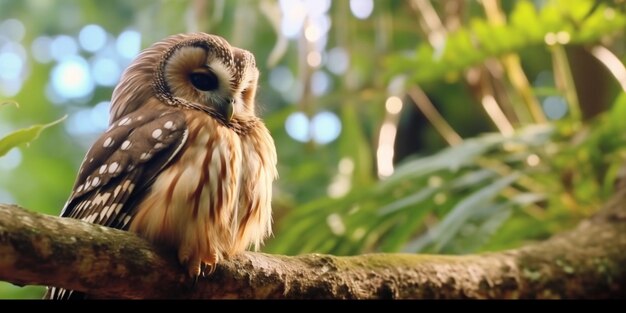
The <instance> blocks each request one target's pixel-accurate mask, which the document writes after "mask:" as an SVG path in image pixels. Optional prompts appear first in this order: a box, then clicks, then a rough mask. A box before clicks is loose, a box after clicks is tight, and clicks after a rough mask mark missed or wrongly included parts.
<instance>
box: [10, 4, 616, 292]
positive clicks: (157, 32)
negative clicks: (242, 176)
mask: <svg viewBox="0 0 626 313" xmlns="http://www.w3.org/2000/svg"><path fill="white" fill-rule="evenodd" d="M359 1H361V2H368V0H354V1H333V2H332V3H331V5H330V10H329V11H328V13H327V16H328V20H329V22H330V28H329V29H328V32H327V33H325V34H324V35H323V36H321V37H320V38H323V40H321V41H323V43H322V49H321V50H322V52H323V53H322V56H323V58H322V60H323V61H324V62H325V63H323V64H322V65H321V66H315V65H313V66H312V65H311V64H310V63H309V62H307V57H308V56H310V53H311V52H314V51H316V49H317V48H316V45H317V46H319V45H320V42H317V41H316V42H311V41H310V40H308V39H306V38H305V36H304V33H305V30H304V29H303V30H302V31H300V35H299V36H297V37H296V38H295V39H294V38H291V39H290V38H287V37H286V36H285V34H284V33H283V32H281V26H280V25H281V21H283V20H284V19H286V18H287V17H289V16H286V15H283V14H281V5H283V6H284V5H285V4H284V3H283V2H286V1H271V0H261V1H252V0H249V1H245V0H243V1H224V0H222V1H220V0H216V1H203V0H195V1H166V0H163V1H147V0H142V1H121V0H120V1H107V2H103V1H95V0H91V1H70V0H60V1H40V0H30V1H10V0H0V22H2V21H3V20H6V19H8V18H15V19H19V20H20V21H22V22H23V23H24V25H25V29H26V32H25V36H24V38H23V39H22V43H23V44H24V46H25V47H26V48H27V50H29V49H30V44H31V42H33V40H34V39H35V38H37V37H39V36H41V35H47V36H56V35H61V34H68V35H70V36H76V35H77V34H78V32H79V30H80V29H81V28H82V27H83V26H85V25H87V24H92V23H95V24H99V25H101V26H102V27H103V28H104V29H106V30H107V32H109V33H110V34H113V35H117V34H119V33H121V32H122V31H124V30H125V29H129V28H131V29H135V30H137V31H139V32H140V33H141V35H142V47H146V46H148V45H149V44H151V43H152V42H154V41H157V40H159V39H161V38H163V37H165V36H167V35H169V34H173V33H178V32H185V31H196V30H200V31H205V32H210V33H216V34H220V35H221V36H223V37H225V38H227V39H228V40H229V41H230V42H231V44H232V45H234V46H238V47H242V48H245V49H248V50H250V51H252V52H253V53H254V54H255V55H256V58H257V64H258V66H259V67H260V70H261V73H262V75H261V79H260V85H261V88H260V91H259V94H258V102H259V103H260V105H261V112H260V113H261V115H262V116H263V117H264V120H265V122H266V124H267V125H268V128H269V129H270V131H271V132H272V135H273V137H274V139H275V141H276V146H277V150H278V154H279V173H280V179H279V181H277V183H276V185H275V195H274V216H275V217H274V221H275V222H274V225H275V231H274V237H273V238H271V239H270V240H268V242H267V245H266V247H265V248H264V251H266V252H270V253H284V254H299V253H308V252H318V253H332V254H338V255H350V254H358V253H365V252H396V251H405V252H428V253H454V254H462V253H472V252H479V251H493V250H499V249H508V248H513V247H518V246H520V245H523V244H525V243H527V242H531V241H535V240H542V239H545V238H547V237H549V236H550V235H552V234H554V233H556V232H559V231H562V230H565V229H568V228H570V227H572V226H573V225H575V224H576V223H577V222H578V221H580V220H581V219H582V218H585V217H587V216H589V215H590V214H592V213H593V212H594V210H595V209H596V208H599V207H600V206H601V205H602V203H603V202H604V201H605V200H606V199H607V198H608V197H609V196H610V195H611V194H612V192H613V184H614V181H615V179H616V177H618V175H619V174H620V173H621V172H622V171H623V170H624V168H623V167H622V166H623V165H624V161H625V160H626V144H625V143H626V142H625V141H626V129H625V128H626V123H624V122H623V121H624V120H626V95H624V91H623V90H622V89H620V85H621V86H626V84H625V83H624V82H622V81H620V80H619V77H620V75H619V73H620V72H619V71H626V69H624V66H623V64H622V62H623V59H624V48H626V47H624V44H623V30H624V26H625V25H626V13H625V12H624V11H625V10H624V7H623V3H624V2H623V1H619V0H614V1H610V0H609V1H606V0H602V1H593V0H572V1H569V0H568V1H565V0H543V1H528V0H518V1H501V2H500V1H497V0H482V1H464V0H446V1H426V0H410V1H374V2H373V4H374V10H373V12H372V13H371V15H370V16H369V17H367V18H366V19H358V18H356V17H355V16H354V14H353V13H352V11H353V10H354V9H353V8H352V5H353V3H356V2H359ZM294 2H298V3H301V4H302V3H304V4H306V3H308V4H311V3H318V5H319V3H324V2H325V1H304V2H302V1H293V2H292V3H294ZM314 6H315V5H314V4H313V5H309V6H306V5H305V6H304V7H306V8H309V9H310V8H311V7H314ZM294 14H295V13H294ZM308 22H311V21H308ZM307 25H309V24H307V22H305V28H306V26H307ZM318 41H320V40H318ZM0 43H2V42H1V41H0ZM334 48H341V49H343V51H345V52H346V54H347V56H348V60H347V62H349V64H348V65H349V66H348V67H347V69H346V70H345V71H343V72H340V71H336V69H335V68H332V66H331V65H330V63H329V62H328V60H329V54H330V51H331V50H332V49H334ZM598 49H600V50H598ZM602 49H604V50H602ZM597 51H604V54H600V53H596V52H597ZM607 51H608V55H609V57H607ZM611 56H612V58H611ZM611 62H612V63H611ZM280 66H282V67H286V68H288V69H290V71H291V72H292V73H293V74H294V79H295V84H294V86H293V88H291V90H289V91H288V92H287V94H285V92H282V91H280V90H277V89H276V88H275V87H273V86H272V85H271V84H270V77H271V74H272V71H273V70H274V69H276V67H280ZM333 66H336V64H335V65H333ZM605 66H606V67H608V68H609V70H606V68H605ZM51 68H52V64H49V63H48V64H41V63H37V62H35V61H34V60H33V58H32V57H31V56H30V53H29V59H28V73H29V74H28V78H27V79H26V80H25V82H24V86H23V88H22V90H21V91H20V92H19V93H18V94H17V95H15V96H14V97H10V98H9V99H4V98H0V100H2V102H17V103H19V104H20V109H19V110H12V109H11V110H7V109H4V108H2V110H0V138H3V137H5V136H6V135H7V134H8V133H10V132H12V131H15V130H19V129H26V128H28V127H29V126H30V125H41V126H35V127H36V128H37V127H39V128H43V127H47V126H50V125H52V124H53V123H52V124H45V123H47V122H49V121H53V120H57V119H58V118H59V116H63V115H66V114H69V115H70V116H71V115H72V114H74V113H76V112H77V111H79V110H81V109H85V108H90V107H93V106H94V105H95V104H96V103H98V102H100V101H105V100H108V99H110V94H111V91H112V88H108V87H98V88H96V90H95V91H94V92H93V95H91V96H90V97H88V98H86V99H82V100H80V101H68V102H67V103H63V104H61V105H52V104H50V100H49V99H47V98H46V88H47V87H46V86H47V84H48V81H49V79H50V74H49V73H50V71H51ZM320 71H321V72H324V73H326V74H327V75H328V77H330V86H329V88H328V89H327V90H326V91H325V92H323V93H321V94H320V93H315V92H313V91H312V87H311V85H312V83H311V81H312V77H313V76H314V74H315V73H316V72H320ZM616 73H618V74H616ZM624 73H626V72H624ZM616 77H617V79H616ZM421 90H423V92H424V93H425V95H426V97H420V96H419V95H420V94H419V92H418V91H421ZM294 95H295V96H294ZM393 97H398V98H399V99H401V100H402V105H401V107H399V109H400V110H399V111H398V112H396V111H394V110H395V109H393V108H391V107H390V106H389V105H388V104H389V103H390V101H389V99H390V98H393ZM556 100H558V101H557V102H556V103H560V104H562V105H564V106H565V108H564V109H563V110H564V112H566V113H564V114H565V115H563V116H558V117H551V116H550V115H548V114H547V112H548V109H549V107H550V106H551V105H552V104H554V103H555V102H554V101H556ZM550 101H552V104H550V103H551V102H550ZM386 104H387V105H386ZM494 104H495V106H494ZM320 111H330V112H333V113H335V114H337V115H338V116H339V118H340V120H341V134H340V135H339V137H338V138H337V139H336V140H334V141H332V142H330V143H328V144H320V143H316V142H315V141H309V142H304V143H303V142H298V141H296V140H294V139H293V138H292V137H290V136H289V134H288V133H287V131H286V128H285V121H286V119H287V118H288V117H289V116H291V114H293V113H294V112H303V113H304V114H305V115H306V116H308V117H313V116H314V115H315V114H316V113H318V112H320ZM433 112H435V113H436V114H434V113H433ZM437 116H440V117H441V118H437ZM57 122H59V121H57ZM54 123H56V122H54ZM63 124H66V125H67V123H63ZM433 126H434V127H433ZM67 129H68V128H67V126H66V127H65V128H63V127H58V126H56V127H51V128H48V129H46V130H45V131H44V132H42V133H41V135H40V137H39V139H37V140H36V141H33V142H32V143H30V144H29V145H28V146H27V147H23V146H21V147H20V148H19V151H20V154H19V158H18V159H19V164H18V165H16V166H14V167H9V166H4V167H2V164H3V163H4V164H7V163H9V162H8V161H7V158H6V157H4V158H0V201H3V202H15V203H18V204H19V205H21V206H24V207H27V208H30V209H33V210H37V211H40V212H44V213H47V214H58V213H59V211H60V208H61V207H62V206H63V203H64V201H65V200H66V197H67V195H68V194H69V192H70V189H71V185H72V183H73V180H74V177H75V173H76V170H77V168H78V166H79V164H80V161H81V160H82V158H83V156H84V153H85V151H86V149H87V148H88V147H89V145H90V144H91V142H93V140H95V136H97V134H85V135H71V132H68V131H67ZM39 130H40V129H38V130H37V133H38V132H39ZM18 132H19V131H18ZM22 132H24V131H23V130H22ZM390 134H391V135H390ZM9 136H10V135H9ZM35 137H36V136H35ZM24 139H26V138H24ZM28 139H31V138H28ZM5 140H6V138H5ZM18 141H22V140H18ZM23 141H26V140H23ZM386 141H387V142H386ZM388 141H391V146H389V145H388V143H389V142H388ZM2 142H4V141H2V140H0V143H2ZM16 142H17V141H16ZM0 148H1V147H0ZM385 155H387V156H390V155H391V156H393V157H392V158H391V159H390V160H393V164H391V166H393V174H391V175H389V176H388V175H387V174H386V173H384V172H381V169H382V166H389V165H390V164H384V162H383V161H384V156H385ZM35 195H36V196H35ZM41 292H42V291H41V288H38V287H29V288H22V289H18V288H17V287H13V286H11V285H9V284H6V283H5V284H0V297H4V298H36V297H39V296H40V295H41Z"/></svg>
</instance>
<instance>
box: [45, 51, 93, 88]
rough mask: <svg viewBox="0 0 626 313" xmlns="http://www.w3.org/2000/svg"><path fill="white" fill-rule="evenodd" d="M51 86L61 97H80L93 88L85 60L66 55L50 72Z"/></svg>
mask: <svg viewBox="0 0 626 313" xmlns="http://www.w3.org/2000/svg"><path fill="white" fill-rule="evenodd" d="M51 81H52V87H53V88H54V90H55V92H56V93H57V94H58V95H59V96H61V97H63V98H80V97H84V96H86V95H88V94H89V93H91V92H92V91H93V89H94V83H93V79H92V77H91V75H90V73H89V65H88V64H87V61H85V59H83V58H82V57H80V56H72V57H68V58H66V59H65V60H63V61H62V62H60V63H58V64H57V65H56V66H55V67H54V68H53V69H52V73H51Z"/></svg>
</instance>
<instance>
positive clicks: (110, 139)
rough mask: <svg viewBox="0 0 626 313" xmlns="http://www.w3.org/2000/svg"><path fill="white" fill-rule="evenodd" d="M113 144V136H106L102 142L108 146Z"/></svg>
mask: <svg viewBox="0 0 626 313" xmlns="http://www.w3.org/2000/svg"><path fill="white" fill-rule="evenodd" d="M112 145H113V138H111V137H108V138H107V139H105V140H104V143H103V144H102V146H103V147H105V148H108V147H110V146H112Z"/></svg>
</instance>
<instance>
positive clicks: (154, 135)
mask: <svg viewBox="0 0 626 313" xmlns="http://www.w3.org/2000/svg"><path fill="white" fill-rule="evenodd" d="M162 134H163V131H162V130H161V129H160V128H157V129H155V130H153V131H152V138H154V139H159V138H160V137H161V135H162Z"/></svg>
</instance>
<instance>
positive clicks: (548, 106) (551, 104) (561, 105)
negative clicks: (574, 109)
mask: <svg viewBox="0 0 626 313" xmlns="http://www.w3.org/2000/svg"><path fill="white" fill-rule="evenodd" d="M542 104H543V111H544V112H545V113H546V116H547V117H548V118H549V119H551V120H558V119H561V118H563V117H564V116H565V114H567V103H566V102H565V99H563V97H557V96H551V97H547V98H545V99H544V100H543V103H542Z"/></svg>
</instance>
